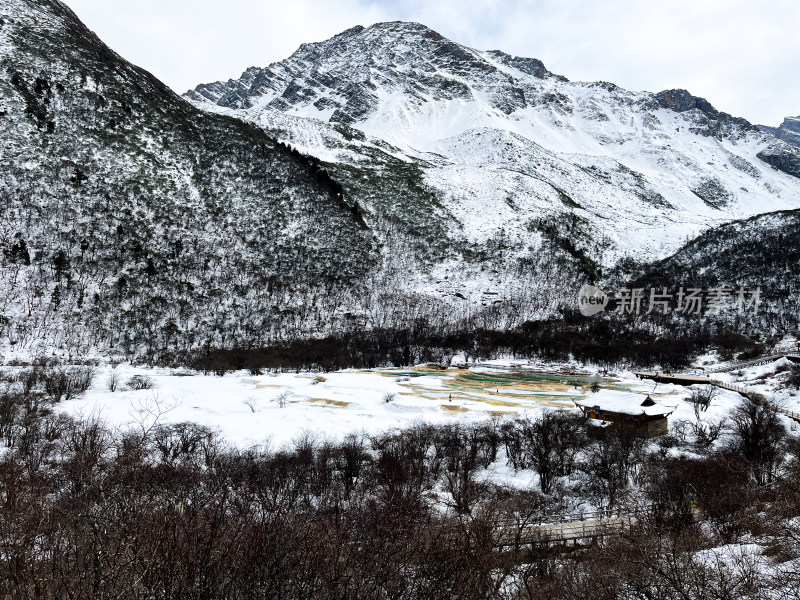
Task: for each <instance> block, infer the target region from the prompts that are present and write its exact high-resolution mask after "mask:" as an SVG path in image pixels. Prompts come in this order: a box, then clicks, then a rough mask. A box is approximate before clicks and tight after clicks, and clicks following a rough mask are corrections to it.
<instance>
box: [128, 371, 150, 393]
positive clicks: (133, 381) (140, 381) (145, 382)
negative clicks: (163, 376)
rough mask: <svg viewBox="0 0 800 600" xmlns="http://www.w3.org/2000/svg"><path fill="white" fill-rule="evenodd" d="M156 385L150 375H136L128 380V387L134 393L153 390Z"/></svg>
mask: <svg viewBox="0 0 800 600" xmlns="http://www.w3.org/2000/svg"><path fill="white" fill-rule="evenodd" d="M155 385H156V384H155V382H154V381H153V379H152V378H151V377H150V376H148V375H134V376H133V377H131V378H130V379H128V387H129V388H130V389H132V390H134V391H139V390H152V389H153V388H154V387H155Z"/></svg>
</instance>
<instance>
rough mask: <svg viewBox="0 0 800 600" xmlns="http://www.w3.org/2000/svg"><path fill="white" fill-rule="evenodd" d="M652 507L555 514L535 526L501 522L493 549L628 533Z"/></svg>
mask: <svg viewBox="0 0 800 600" xmlns="http://www.w3.org/2000/svg"><path fill="white" fill-rule="evenodd" d="M652 510H653V508H652V507H649V506H648V507H645V508H640V509H636V510H634V511H630V512H619V511H598V512H592V513H576V514H570V515H557V516H554V517H550V518H545V519H542V520H540V521H538V522H537V523H526V524H520V523H512V522H505V523H500V524H499V525H498V526H497V528H496V530H495V547H497V548H506V547H509V546H523V545H531V544H545V543H558V542H569V541H577V540H582V539H590V538H598V537H605V536H609V535H619V534H623V533H629V532H630V531H632V530H633V528H634V527H635V526H636V524H637V523H638V522H639V520H640V519H641V518H642V516H643V515H646V514H649V513H651V512H652Z"/></svg>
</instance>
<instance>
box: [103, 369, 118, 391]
mask: <svg viewBox="0 0 800 600" xmlns="http://www.w3.org/2000/svg"><path fill="white" fill-rule="evenodd" d="M120 383H121V378H120V376H119V373H117V371H116V370H113V369H112V370H111V371H110V372H109V373H108V376H107V377H106V389H107V390H108V391H109V392H116V391H117V390H118V389H119V386H120Z"/></svg>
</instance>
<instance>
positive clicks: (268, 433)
mask: <svg viewBox="0 0 800 600" xmlns="http://www.w3.org/2000/svg"><path fill="white" fill-rule="evenodd" d="M520 368H521V365H520V364H519V363H515V364H514V366H513V367H512V366H511V363H509V362H506V363H505V364H503V363H502V362H501V361H496V362H494V363H492V364H491V366H485V367H474V368H472V369H448V370H440V369H436V368H427V367H417V368H415V369H407V370H399V369H386V370H372V371H355V370H350V371H342V372H336V373H324V374H317V373H281V374H265V375H250V374H249V373H248V372H246V371H240V372H236V373H232V374H227V375H225V376H223V377H219V376H215V375H203V374H199V373H194V372H188V371H177V370H169V369H146V368H136V367H131V366H128V365H120V366H118V367H116V369H112V368H111V367H102V368H98V370H97V375H96V377H95V381H94V385H93V386H92V388H91V389H90V390H89V391H88V392H87V394H86V395H85V396H83V397H82V398H80V399H76V400H70V401H66V402H62V403H61V404H59V410H62V411H65V412H67V413H69V414H72V415H77V416H84V417H88V416H95V417H99V418H100V419H102V420H103V421H105V422H107V423H108V424H109V425H112V426H119V427H123V428H125V427H134V426H135V427H139V426H145V427H150V426H152V425H153V424H154V423H159V424H166V423H179V422H185V421H188V422H194V423H198V424H201V425H205V426H208V427H210V428H212V429H214V430H217V431H218V432H219V433H220V434H221V435H222V436H223V438H225V439H226V440H227V441H228V442H230V443H233V444H236V445H240V446H247V445H251V444H261V443H267V442H268V443H271V444H273V445H276V446H277V445H283V444H286V443H289V442H291V441H292V440H294V439H297V438H298V437H300V436H301V435H304V434H306V433H311V434H313V435H315V436H317V437H320V438H330V439H337V438H341V437H343V436H344V435H346V434H348V433H362V432H363V433H368V434H372V433H379V432H384V431H387V430H390V429H394V428H402V427H406V426H409V425H411V424H414V423H417V422H431V423H437V422H438V423H441V422H454V421H461V422H476V421H482V420H486V419H491V418H505V417H508V416H513V415H517V414H528V415H530V416H535V415H537V414H539V413H540V412H541V411H542V410H545V409H548V408H549V409H562V410H576V409H575V406H574V404H573V402H572V400H573V399H575V400H579V399H584V398H587V397H594V398H597V399H598V400H601V399H611V398H613V399H615V400H619V401H629V402H630V403H631V404H632V405H637V404H638V403H639V402H640V401H641V400H642V399H643V398H644V396H645V395H646V394H648V393H649V394H650V395H651V396H652V397H653V398H654V399H655V400H656V401H657V402H659V403H661V404H664V405H668V406H675V407H676V408H675V411H674V412H673V413H672V415H670V417H669V420H670V422H671V423H674V422H676V421H678V420H691V419H694V418H695V417H694V412H693V408H692V405H691V404H689V403H688V402H686V401H685V399H686V398H687V397H688V396H689V395H690V393H691V391H690V390H689V389H688V388H685V387H683V386H676V385H665V384H655V383H653V382H652V381H647V380H643V381H640V380H639V379H637V378H636V376H635V375H633V373H620V374H617V375H616V376H614V377H605V378H601V377H599V376H598V375H597V374H594V373H589V372H586V371H584V372H578V373H575V374H569V375H566V374H559V373H558V372H555V371H557V369H554V372H550V373H547V372H539V373H532V372H527V371H526V372H520V371H518V369H520ZM536 368H537V371H539V370H541V371H546V369H545V368H542V365H536ZM112 370H113V371H115V372H116V373H117V375H118V378H119V380H120V381H121V384H120V387H119V388H118V389H117V391H115V392H111V391H109V390H108V386H107V383H106V382H107V380H108V377H109V374H110V373H111V372H112ZM134 375H143V376H147V377H150V378H151V379H152V380H153V383H154V386H153V388H152V389H149V390H136V391H133V390H130V389H128V386H127V385H126V384H125V382H127V381H128V380H129V379H130V378H131V377H132V376H134ZM593 381H598V382H599V384H600V386H601V389H600V391H599V392H596V393H593V392H592V391H591V383H592V382H593ZM387 399H388V400H389V401H388V402H387ZM739 399H740V396H739V395H738V394H736V393H735V392H729V391H725V390H720V391H719V394H718V395H717V397H716V398H715V399H714V401H713V403H712V405H711V406H710V407H709V409H708V410H707V411H706V412H704V413H702V418H703V419H705V420H709V421H714V420H718V419H721V418H722V417H724V416H725V415H726V414H727V413H728V412H729V411H730V409H731V408H732V407H733V406H735V405H736V403H737V402H738V401H739ZM798 400H800V398H798Z"/></svg>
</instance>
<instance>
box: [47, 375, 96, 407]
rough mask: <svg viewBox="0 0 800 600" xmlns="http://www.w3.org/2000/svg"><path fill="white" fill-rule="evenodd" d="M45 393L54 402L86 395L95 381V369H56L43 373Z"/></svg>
mask: <svg viewBox="0 0 800 600" xmlns="http://www.w3.org/2000/svg"><path fill="white" fill-rule="evenodd" d="M41 376H42V381H43V384H44V391H45V394H47V396H48V398H50V400H51V401H52V402H61V401H62V400H73V399H74V398H79V397H81V396H82V395H83V394H85V393H86V392H87V391H88V390H89V388H90V387H92V382H93V381H94V367H56V368H54V369H47V370H43V371H42V375H41Z"/></svg>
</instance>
